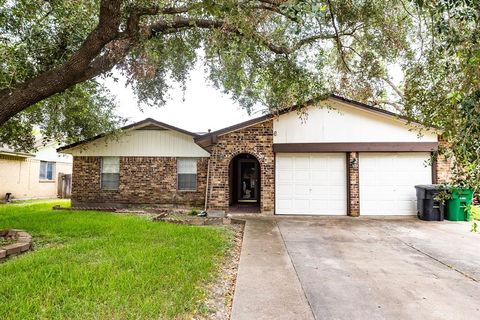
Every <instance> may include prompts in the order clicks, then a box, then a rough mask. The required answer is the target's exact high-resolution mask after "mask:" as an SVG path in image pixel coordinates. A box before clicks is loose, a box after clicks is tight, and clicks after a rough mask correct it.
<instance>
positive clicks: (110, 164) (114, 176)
mask: <svg viewBox="0 0 480 320" xmlns="http://www.w3.org/2000/svg"><path fill="white" fill-rule="evenodd" d="M101 179H102V181H101V186H102V189H103V190H118V185H119V181H120V158H119V157H103V158H102V177H101Z"/></svg>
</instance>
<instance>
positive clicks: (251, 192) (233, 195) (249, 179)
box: [229, 153, 260, 212]
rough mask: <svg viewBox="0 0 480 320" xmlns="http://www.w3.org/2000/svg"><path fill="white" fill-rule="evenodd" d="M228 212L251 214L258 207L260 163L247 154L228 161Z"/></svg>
mask: <svg viewBox="0 0 480 320" xmlns="http://www.w3.org/2000/svg"><path fill="white" fill-rule="evenodd" d="M229 169H230V170H229V178H230V179H229V180H230V181H229V184H230V206H231V208H230V211H231V212H235V211H237V212H242V211H243V212H252V210H253V211H256V210H258V208H259V206H260V163H259V162H258V160H257V159H256V158H255V157H254V156H252V155H251V154H248V153H241V154H239V155H237V156H236V157H234V158H233V159H232V161H230V168H229Z"/></svg>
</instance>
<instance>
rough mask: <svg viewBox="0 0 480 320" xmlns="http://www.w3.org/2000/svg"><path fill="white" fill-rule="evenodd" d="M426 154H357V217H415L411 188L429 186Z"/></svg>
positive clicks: (429, 171) (429, 172)
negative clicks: (358, 192) (358, 198)
mask: <svg viewBox="0 0 480 320" xmlns="http://www.w3.org/2000/svg"><path fill="white" fill-rule="evenodd" d="M429 159H430V154H429V153H428V152H419V153H409V152H405V153H360V161H359V173H360V215H362V216H364V215H415V214H416V213H417V210H416V192H415V185H417V184H430V183H432V169H431V166H425V164H426V162H427V161H428V160H429Z"/></svg>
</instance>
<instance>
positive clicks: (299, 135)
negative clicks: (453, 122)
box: [273, 100, 437, 143]
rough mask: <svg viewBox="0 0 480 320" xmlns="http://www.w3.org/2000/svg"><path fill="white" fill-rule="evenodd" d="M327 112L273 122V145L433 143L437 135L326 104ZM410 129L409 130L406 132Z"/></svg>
mask: <svg viewBox="0 0 480 320" xmlns="http://www.w3.org/2000/svg"><path fill="white" fill-rule="evenodd" d="M326 103H327V105H328V106H329V107H331V108H335V109H331V108H326V107H324V108H319V107H310V108H309V109H308V112H307V116H306V119H304V120H303V121H302V119H301V118H300V117H299V115H298V114H297V113H296V112H290V113H286V114H283V115H281V116H279V118H278V119H277V120H274V121H273V130H274V137H273V142H274V143H315V142H316V143H321V142H436V141H437V134H436V133H434V132H427V131H426V130H423V132H422V134H423V136H421V137H419V136H418V131H416V129H415V127H413V126H408V125H406V124H405V123H404V122H402V121H400V120H397V119H393V118H391V117H389V116H383V115H380V114H377V113H374V112H370V111H366V110H360V109H357V108H355V107H351V106H348V105H346V104H343V103H339V102H336V101H332V100H328V102H326ZM409 129H413V130H409Z"/></svg>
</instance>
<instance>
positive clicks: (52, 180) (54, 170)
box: [38, 160, 57, 182]
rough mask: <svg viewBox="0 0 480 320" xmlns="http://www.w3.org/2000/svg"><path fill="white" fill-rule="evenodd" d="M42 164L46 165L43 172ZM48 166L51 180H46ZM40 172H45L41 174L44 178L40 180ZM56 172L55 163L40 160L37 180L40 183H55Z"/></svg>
mask: <svg viewBox="0 0 480 320" xmlns="http://www.w3.org/2000/svg"><path fill="white" fill-rule="evenodd" d="M43 163H45V164H46V165H45V169H44V170H42V164H43ZM49 165H51V166H52V178H51V179H48V166H49ZM42 171H45V172H43V173H44V178H42ZM56 172H57V166H56V162H55V161H46V160H40V168H39V170H38V180H39V181H40V182H55V181H56V179H55V176H56Z"/></svg>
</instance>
